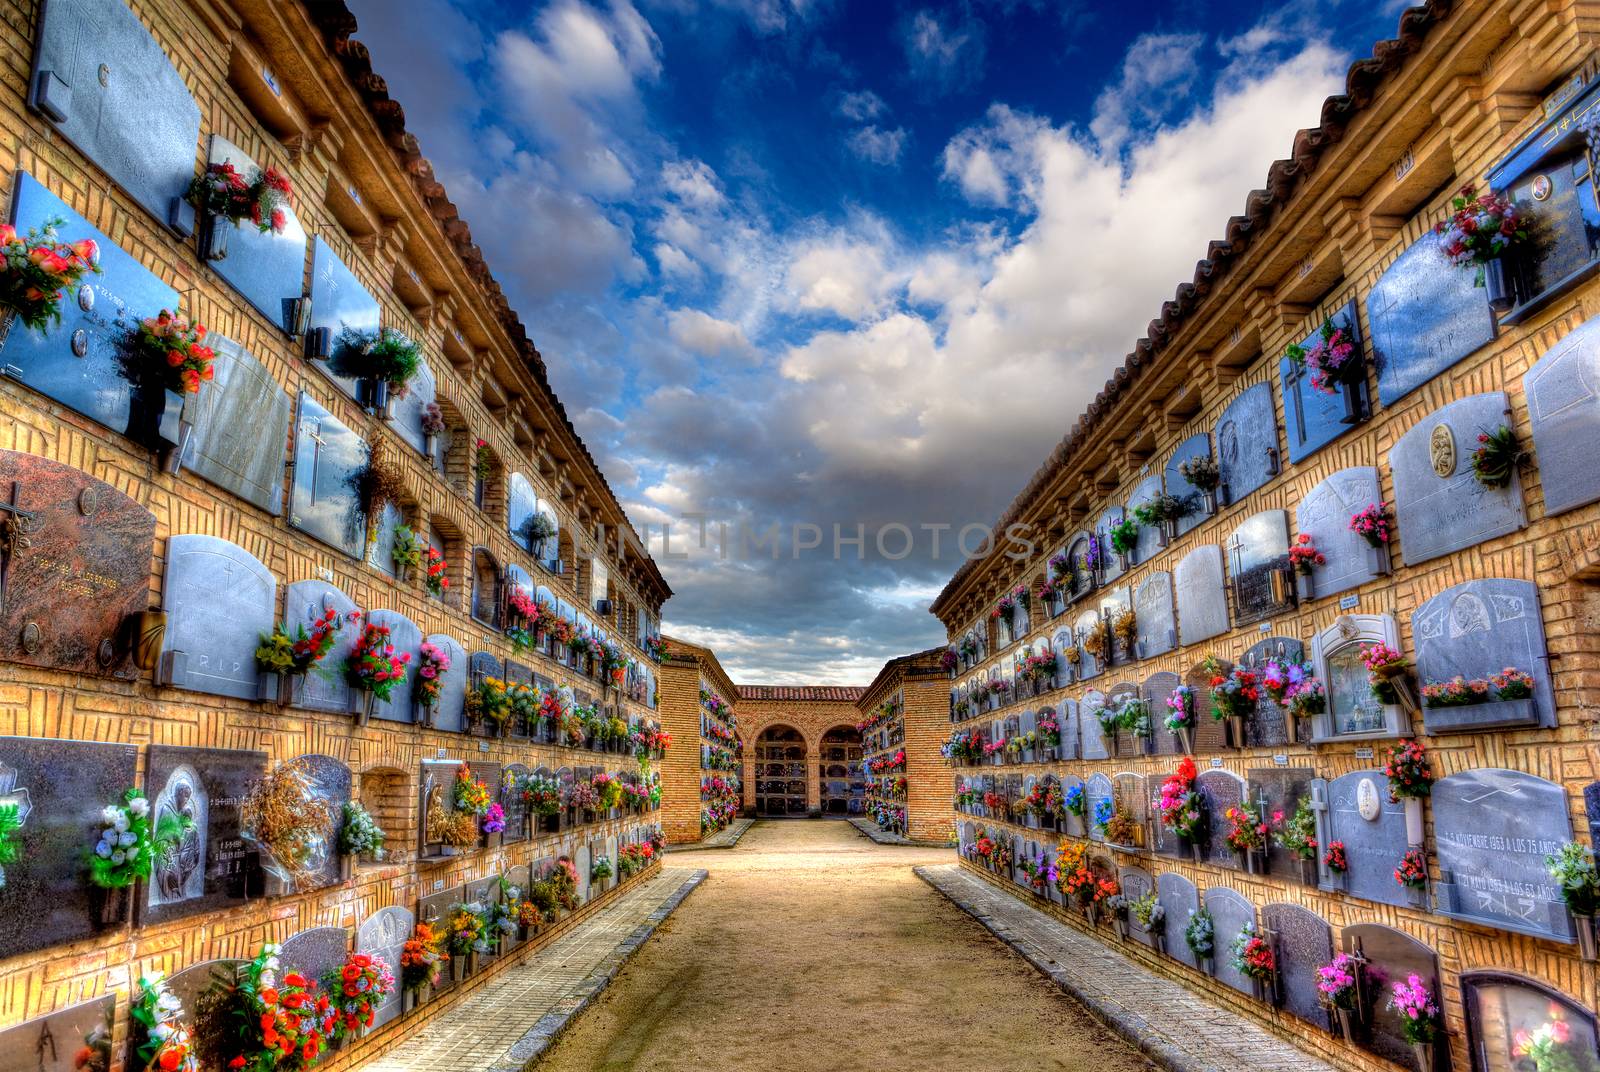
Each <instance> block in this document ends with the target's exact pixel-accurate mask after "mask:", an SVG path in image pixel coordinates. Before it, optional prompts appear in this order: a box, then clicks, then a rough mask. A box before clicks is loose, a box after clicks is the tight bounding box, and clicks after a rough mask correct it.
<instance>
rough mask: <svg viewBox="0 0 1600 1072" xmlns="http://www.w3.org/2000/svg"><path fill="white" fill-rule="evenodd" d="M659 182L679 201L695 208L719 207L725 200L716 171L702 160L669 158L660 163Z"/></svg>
mask: <svg viewBox="0 0 1600 1072" xmlns="http://www.w3.org/2000/svg"><path fill="white" fill-rule="evenodd" d="M661 182H662V184H663V185H664V186H666V188H667V190H668V191H669V192H670V193H671V194H672V195H673V196H674V197H676V198H677V199H678V200H679V201H681V202H683V203H684V204H687V205H689V206H691V207H693V208H696V209H715V208H719V207H721V206H722V205H723V204H724V203H725V202H726V201H727V197H726V196H725V195H724V194H723V192H722V182H721V180H719V179H718V178H717V173H716V172H715V171H712V170H711V168H710V166H708V165H707V164H706V163H705V162H704V161H703V160H669V161H668V162H667V163H665V164H662V165H661Z"/></svg>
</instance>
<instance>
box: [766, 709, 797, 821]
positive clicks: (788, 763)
mask: <svg viewBox="0 0 1600 1072" xmlns="http://www.w3.org/2000/svg"><path fill="white" fill-rule="evenodd" d="M806 811H807V809H806V739H805V738H804V737H802V736H801V735H800V731H799V730H796V729H794V728H793V727H790V726H769V727H768V728H766V729H764V730H762V731H761V736H759V737H757V738H756V814H757V815H766V816H782V815H802V816H803V815H805V814H806Z"/></svg>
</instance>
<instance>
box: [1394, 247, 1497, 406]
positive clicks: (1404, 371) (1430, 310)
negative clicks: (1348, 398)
mask: <svg viewBox="0 0 1600 1072" xmlns="http://www.w3.org/2000/svg"><path fill="white" fill-rule="evenodd" d="M1473 274H1474V273H1473V272H1472V270H1471V269H1470V268H1469V269H1462V268H1457V267H1456V266H1455V265H1453V264H1451V263H1450V262H1449V261H1448V260H1447V259H1445V257H1444V256H1443V255H1442V254H1441V253H1440V252H1439V240H1438V238H1437V237H1436V236H1435V235H1434V234H1433V232H1431V231H1429V232H1426V233H1424V234H1423V236H1422V237H1421V238H1419V239H1417V240H1416V241H1415V242H1413V243H1412V244H1411V245H1409V246H1407V247H1406V250H1405V252H1404V253H1402V254H1400V256H1399V257H1398V258H1397V259H1396V260H1395V262H1394V263H1393V264H1391V265H1390V266H1389V267H1388V268H1386V269H1384V272H1383V275H1382V276H1380V277H1379V278H1378V281H1377V283H1375V284H1373V287H1372V291H1371V292H1370V293H1369V294H1368V295H1367V322H1368V324H1369V325H1370V326H1371V329H1372V354H1373V358H1374V360H1375V361H1376V362H1377V365H1378V399H1379V401H1381V402H1382V403H1383V404H1384V405H1385V406H1392V405H1394V404H1395V403H1396V402H1398V401H1399V400H1400V399H1401V398H1403V397H1404V396H1406V395H1408V394H1410V393H1411V392H1412V391H1414V390H1416V389H1417V388H1418V387H1421V386H1422V385H1423V384H1425V383H1427V382H1428V381H1429V380H1431V379H1433V378H1434V377H1435V376H1437V375H1439V373H1441V372H1443V371H1444V370H1445V369H1447V368H1449V367H1450V366H1451V365H1454V364H1455V363H1456V362H1457V361H1460V360H1461V359H1462V358H1463V357H1466V356H1467V355H1468V354H1470V353H1472V352H1473V351H1474V350H1477V349H1478V348H1479V347H1480V346H1483V345H1485V344H1486V343H1488V342H1491V341H1492V340H1493V339H1494V334H1495V327H1494V314H1493V313H1491V312H1490V311H1489V299H1488V290H1487V289H1486V288H1484V287H1479V286H1474V285H1473Z"/></svg>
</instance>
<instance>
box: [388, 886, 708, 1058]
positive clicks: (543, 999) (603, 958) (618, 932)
mask: <svg viewBox="0 0 1600 1072" xmlns="http://www.w3.org/2000/svg"><path fill="white" fill-rule="evenodd" d="M705 875H706V873H705V872H704V871H696V870H693V869H691V868H686V867H664V868H662V870H661V871H660V872H659V873H658V874H657V875H656V876H655V877H654V878H651V879H649V880H648V881H646V882H644V883H643V884H642V885H640V886H638V887H636V888H635V889H632V890H629V891H628V892H627V893H625V894H623V896H622V897H621V898H620V899H618V900H617V901H615V902H614V903H612V904H609V905H607V906H606V907H605V908H603V909H601V910H600V911H599V912H597V913H595V914H594V915H593V916H591V917H590V918H589V919H587V920H585V921H584V922H583V923H582V924H580V925H579V926H578V927H577V928H576V929H575V930H572V931H569V932H568V933H566V934H564V935H562V936H561V937H560V938H558V939H556V940H555V941H554V942H552V943H551V944H550V945H548V946H546V947H545V948H543V949H541V950H539V951H538V952H537V953H534V954H533V955H532V956H530V957H528V958H527V959H526V960H524V961H523V962H522V963H520V964H518V965H516V966H514V967H510V968H504V969H501V970H500V971H498V972H497V973H496V974H495V976H494V978H493V979H491V980H489V982H488V983H487V984H486V985H484V986H481V987H479V988H478V989H477V990H475V991H473V993H471V994H469V995H468V996H467V997H465V998H463V999H462V1000H461V1001H459V1002H457V1003H456V1004H455V1005H454V1006H453V1007H451V1008H450V1009H449V1011H448V1012H446V1013H445V1014H444V1015H442V1016H437V1017H434V1018H433V1019H432V1020H429V1021H428V1022H427V1024H425V1025H424V1026H423V1027H422V1028H421V1029H419V1030H418V1031H417V1032H416V1034H414V1035H413V1036H411V1037H410V1038H409V1039H407V1040H406V1041H405V1042H404V1043H403V1044H401V1045H400V1046H398V1047H397V1048H395V1049H393V1050H390V1051H389V1052H388V1053H386V1054H384V1055H383V1056H382V1057H379V1058H378V1059H377V1060H375V1061H372V1062H370V1063H368V1064H366V1065H363V1066H361V1069H362V1072H485V1070H496V1072H499V1070H508V1069H521V1068H523V1067H524V1066H525V1065H526V1064H527V1063H528V1062H529V1061H530V1060H532V1059H533V1058H534V1057H536V1056H537V1055H538V1054H539V1053H541V1052H542V1051H543V1050H544V1049H545V1047H547V1046H548V1045H549V1044H550V1043H551V1042H552V1041H553V1040H554V1038H555V1036H557V1035H559V1034H560V1032H561V1031H562V1030H563V1029H564V1028H565V1027H566V1025H567V1023H568V1022H569V1021H570V1020H571V1019H572V1017H573V1016H575V1015H576V1014H577V1013H578V1012H580V1011H582V1009H584V1008H585V1007H586V1006H587V1005H588V1004H589V1002H590V1001H591V1000H592V999H593V998H594V996H595V994H597V993H598V992H600V991H601V990H602V989H604V988H605V986H606V984H607V983H609V982H610V981H611V978H612V977H613V976H615V974H616V973H617V971H618V969H619V968H620V967H621V966H622V964H623V962H624V961H626V960H627V959H628V958H629V957H630V956H631V955H632V954H633V953H634V951H635V950H637V949H638V948H639V946H640V945H642V944H643V942H644V940H645V939H646V938H648V937H649V936H650V934H651V933H653V932H654V930H655V928H656V925H657V924H659V923H660V922H661V920H663V919H665V918H666V916H667V915H668V914H669V913H670V912H671V911H672V910H673V909H675V908H676V907H677V906H678V905H679V904H680V903H682V901H683V899H684V898H685V897H687V896H688V895H689V893H690V892H691V891H692V890H694V888H695V887H696V886H698V885H699V884H700V882H701V881H702V880H703V879H704V878H705Z"/></svg>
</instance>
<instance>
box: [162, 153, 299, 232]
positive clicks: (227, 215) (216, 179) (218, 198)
mask: <svg viewBox="0 0 1600 1072" xmlns="http://www.w3.org/2000/svg"><path fill="white" fill-rule="evenodd" d="M292 192H293V190H292V189H291V187H290V185H289V177H288V176H287V175H285V174H284V173H283V172H281V171H279V170H278V169H277V168H273V167H269V168H267V169H266V170H265V171H257V172H256V174H255V177H254V178H251V179H247V178H245V177H244V174H243V173H242V172H241V171H239V169H238V168H236V167H234V166H233V165H232V164H230V163H228V162H226V161H223V162H222V163H220V164H208V165H206V169H205V171H204V172H203V173H202V174H200V175H199V176H197V177H196V178H195V179H194V180H192V181H191V182H190V183H189V190H188V193H187V194H186V198H187V200H188V201H189V203H190V204H192V205H193V206H194V207H195V208H197V209H199V210H200V211H201V212H205V213H207V214H209V215H212V216H220V217H222V218H223V219H225V220H228V221H230V222H232V223H234V224H238V223H241V222H243V221H244V220H249V221H250V222H251V223H253V224H255V226H256V228H257V229H258V230H260V231H261V232H262V233H263V234H265V233H266V232H268V231H271V232H273V233H274V234H282V233H283V229H284V228H285V227H287V226H288V224H289V214H288V212H287V211H286V207H287V206H288V204H289V195H290V194H291V193H292Z"/></svg>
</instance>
